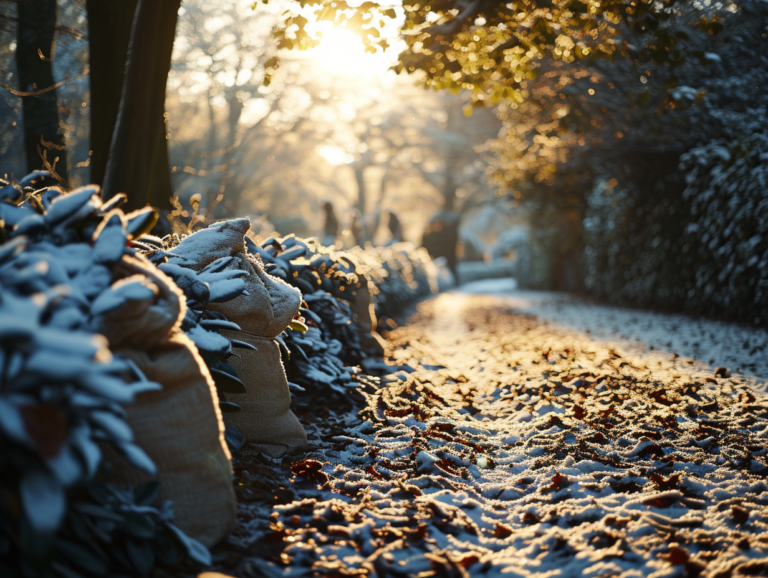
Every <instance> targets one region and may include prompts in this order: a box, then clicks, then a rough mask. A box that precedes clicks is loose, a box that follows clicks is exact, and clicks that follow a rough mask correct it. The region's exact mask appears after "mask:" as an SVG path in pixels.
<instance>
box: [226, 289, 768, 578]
mask: <svg viewBox="0 0 768 578" xmlns="http://www.w3.org/2000/svg"><path fill="white" fill-rule="evenodd" d="M389 338H390V342H389V349H388V356H389V358H388V361H389V363H391V364H397V365H398V366H404V365H409V366H410V367H411V368H414V369H415V371H413V372H412V373H404V372H400V373H399V374H398V375H400V376H401V377H403V379H398V380H396V381H388V380H386V379H385V380H382V385H381V386H380V388H376V387H370V386H369V387H368V388H367V389H366V390H365V391H363V392H362V393H363V396H364V397H365V403H364V407H362V409H361V410H360V411H359V413H358V414H357V415H356V414H355V412H346V411H337V410H334V408H328V407H315V408H314V411H313V412H312V413H310V412H308V411H306V410H303V411H302V412H301V417H302V419H303V420H304V422H305V423H306V427H307V430H308V433H309V435H310V443H311V444H312V445H311V447H310V450H311V451H310V452H309V453H308V454H306V453H305V454H301V455H296V456H292V457H289V458H284V459H283V461H282V462H270V461H268V460H267V459H265V458H263V457H262V456H260V455H257V454H254V453H251V452H248V451H244V452H241V453H240V455H239V456H237V457H236V463H235V472H236V484H237V487H238V495H239V498H240V500H239V501H240V504H239V507H240V517H239V527H238V529H237V531H236V532H235V533H234V534H233V535H232V536H231V537H230V539H229V541H228V543H227V544H226V545H225V546H223V548H222V549H221V550H220V551H219V552H218V553H217V554H216V556H217V559H218V560H219V563H218V566H215V568H217V569H219V570H220V571H222V572H226V573H228V574H233V575H236V576H242V577H249V576H264V575H267V576H423V577H427V576H476V575H477V576H480V575H487V576H496V575H501V574H504V575H512V576H641V575H642V576H644V575H653V576H699V575H700V576H722V577H725V576H747V575H764V572H765V571H766V569H768V563H767V562H766V560H767V557H768V534H767V533H766V532H765V529H766V527H767V523H768V508H766V505H767V504H768V455H767V454H768V445H767V444H766V440H767V439H768V402H767V401H766V399H765V398H764V397H763V396H762V394H760V393H756V392H755V390H754V388H753V387H751V382H750V381H748V380H747V379H746V378H743V377H742V376H741V375H740V374H733V375H731V376H730V377H723V376H722V374H721V375H718V376H715V375H714V374H713V372H711V371H709V372H705V371H702V370H701V369H700V368H698V367H694V366H692V365H690V364H689V363H687V360H685V359H683V358H680V357H672V356H669V358H668V359H667V360H666V361H660V358H659V356H658V355H654V356H646V357H644V356H643V355H642V354H641V353H636V352H633V353H631V354H630V353H626V352H625V351H623V350H620V349H618V348H611V347H608V346H607V345H606V344H605V343H604V342H596V341H594V340H593V339H592V338H590V336H588V335H586V334H583V333H579V332H577V331H574V330H572V329H564V328H558V327H555V326H553V325H552V324H551V323H546V322H544V321H542V320H541V319H538V318H536V317H533V316H531V315H525V314H520V313H515V312H513V311H509V310H508V309H505V308H504V302H503V301H500V300H499V299H498V298H496V297H493V296H467V295H459V294H456V293H448V294H442V295H440V296H438V297H437V298H435V299H432V300H429V301H426V302H423V303H421V304H420V306H419V307H418V310H417V312H416V314H415V315H414V316H413V317H412V318H411V319H410V321H409V323H407V324H405V325H403V326H401V327H399V328H397V329H395V330H393V331H392V332H390V334H389ZM298 395H300V394H298Z"/></svg>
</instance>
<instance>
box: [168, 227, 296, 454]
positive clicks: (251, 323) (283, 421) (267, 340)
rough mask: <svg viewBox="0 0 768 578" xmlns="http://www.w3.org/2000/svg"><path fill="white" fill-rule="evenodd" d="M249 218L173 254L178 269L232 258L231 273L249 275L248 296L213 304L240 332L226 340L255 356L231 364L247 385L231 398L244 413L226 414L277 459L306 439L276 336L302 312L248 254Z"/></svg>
mask: <svg viewBox="0 0 768 578" xmlns="http://www.w3.org/2000/svg"><path fill="white" fill-rule="evenodd" d="M249 227H250V222H249V221H248V220H247V219H235V220H231V221H222V222H220V223H216V224H215V225H212V226H211V227H208V228H207V229H203V230H202V231H199V232H197V233H194V234H193V235H190V236H189V237H187V238H185V239H184V240H183V241H182V242H181V244H179V246H178V247H176V248H175V249H174V250H173V254H174V255H175V256H176V257H175V258H174V260H173V262H174V263H175V264H179V265H182V266H185V267H190V268H192V269H195V270H198V271H199V270H201V269H203V268H204V267H206V266H207V265H208V264H210V263H211V262H213V261H214V260H216V259H219V258H221V257H234V258H233V260H232V261H231V262H230V263H229V264H228V265H227V268H231V269H238V270H242V271H246V272H247V273H248V275H247V276H246V277H244V280H245V290H246V292H247V294H243V295H240V296H238V297H236V298H235V299H233V300H231V301H227V302H225V303H210V304H209V305H208V307H209V309H211V311H217V312H219V313H222V314H223V315H225V316H226V317H227V319H229V320H230V321H233V322H235V323H237V324H238V325H239V326H240V328H241V329H242V330H243V331H242V332H233V333H230V332H226V331H225V332H222V333H223V334H224V335H225V336H226V337H229V338H235V339H239V340H242V341H246V342H248V343H251V344H252V345H253V346H254V347H256V348H257V351H253V350H249V349H240V348H239V349H237V350H236V353H235V354H234V355H233V356H232V357H230V358H229V359H228V361H229V362H230V363H231V364H232V365H233V366H234V367H235V369H236V370H237V373H238V375H239V376H240V379H241V380H242V381H243V382H244V383H245V385H246V388H247V393H245V394H239V395H238V394H227V395H226V398H227V401H232V402H234V403H237V404H238V405H239V406H240V407H241V408H242V411H240V412H238V413H228V414H226V416H225V418H224V419H225V420H226V422H227V424H230V425H232V426H233V427H236V428H237V429H238V430H239V431H240V433H242V434H243V436H244V437H245V439H246V441H247V442H248V443H252V444H255V445H256V446H258V447H259V449H261V450H262V451H264V452H265V453H267V454H268V455H270V456H273V457H280V456H282V455H284V454H285V453H286V452H287V451H288V450H290V449H293V448H298V447H302V446H305V445H306V444H307V435H306V433H305V432H304V428H303V427H302V426H301V423H300V422H299V420H298V419H297V418H296V416H295V415H294V414H293V412H292V411H291V409H290V408H291V394H290V390H289V389H288V380H287V378H286V376H285V370H284V368H283V364H282V361H281V358H280V348H279V346H278V344H277V342H276V341H274V338H275V337H277V336H278V335H279V334H280V333H281V332H282V331H283V330H285V328H286V327H288V325H289V323H290V322H291V320H292V319H293V317H294V316H295V315H296V314H297V313H298V311H299V307H300V305H301V293H299V291H298V290H297V289H295V288H294V287H291V286H290V285H288V284H287V283H284V282H283V281H282V280H280V279H277V278H275V277H272V276H271V275H269V274H267V273H266V272H265V271H264V269H263V268H262V267H261V264H260V263H259V261H258V260H257V259H256V258H255V257H253V256H252V255H248V254H246V253H245V244H244V237H245V233H246V232H247V231H248V228H249Z"/></svg>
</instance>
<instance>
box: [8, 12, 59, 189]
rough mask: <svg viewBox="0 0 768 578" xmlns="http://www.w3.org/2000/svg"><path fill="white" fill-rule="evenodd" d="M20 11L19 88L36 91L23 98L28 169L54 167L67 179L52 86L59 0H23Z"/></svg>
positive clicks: (25, 90) (56, 106)
mask: <svg viewBox="0 0 768 578" xmlns="http://www.w3.org/2000/svg"><path fill="white" fill-rule="evenodd" d="M18 14H19V22H18V28H17V42H16V45H17V46H16V67H17V70H18V74H19V88H20V89H21V90H22V91H23V92H27V93H29V92H36V93H37V94H35V95H33V96H22V99H21V103H22V113H23V118H24V152H25V154H26V158H27V171H28V172H32V171H35V170H40V169H46V168H48V169H49V170H50V169H53V170H54V172H55V173H56V174H57V175H58V176H59V178H60V179H61V180H62V181H66V180H67V151H66V150H65V148H64V134H63V133H62V131H61V127H60V126H59V104H58V97H57V94H56V90H55V89H52V90H51V89H50V88H51V87H52V86H53V85H54V80H53V56H54V52H55V48H56V31H55V28H56V0H26V1H22V2H20V3H19V12H18ZM57 157H58V160H57ZM44 158H45V161H44V160H43V159H44ZM46 161H47V163H48V164H49V166H48V167H46Z"/></svg>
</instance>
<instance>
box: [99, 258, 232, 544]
mask: <svg viewBox="0 0 768 578" xmlns="http://www.w3.org/2000/svg"><path fill="white" fill-rule="evenodd" d="M114 273H115V275H117V276H123V279H121V280H120V281H118V282H117V283H116V284H115V285H113V287H118V288H119V287H121V286H125V285H127V284H129V283H134V282H141V284H142V285H143V286H145V287H147V288H148V289H150V290H151V292H152V296H151V297H147V298H144V299H129V300H126V301H125V302H123V303H121V304H120V305H119V306H117V307H113V308H111V309H109V310H107V311H102V312H101V313H100V315H99V316H98V317H97V318H96V319H94V326H95V327H96V328H98V330H99V331H100V332H101V333H102V334H104V335H105V336H106V337H107V339H108V340H109V341H110V347H111V349H112V351H113V353H115V354H117V355H119V356H121V357H123V358H126V359H130V360H131V361H133V362H134V363H135V364H136V365H137V366H138V368H139V369H140V370H141V371H142V372H143V373H144V375H145V376H146V378H147V379H148V380H150V381H156V382H158V383H160V384H161V385H162V386H163V389H162V390H161V391H156V392H149V393H144V394H142V395H140V396H138V397H137V398H136V400H135V401H134V402H133V403H131V404H128V405H126V408H125V409H126V412H127V414H128V415H127V419H126V421H127V423H128V425H130V427H131V429H132V430H133V433H134V438H135V439H134V441H135V443H136V444H137V445H138V446H139V447H141V448H142V449H143V450H144V451H145V452H146V453H147V454H148V455H149V457H150V458H151V459H152V461H153V462H154V463H155V466H156V467H157V475H156V476H154V478H155V479H157V480H159V481H160V483H161V491H160V499H161V500H165V499H170V500H173V505H174V520H175V522H176V524H177V525H178V526H179V527H180V528H181V529H182V530H184V531H185V532H186V533H187V534H189V535H190V536H192V537H193V538H196V539H197V540H199V541H200V542H202V543H203V544H205V545H206V546H212V545H214V544H215V543H217V542H219V541H220V540H221V539H223V538H224V537H226V536H227V535H228V534H229V533H230V532H231V531H232V530H233V529H234V527H235V516H236V514H237V504H236V500H235V494H234V490H233V488H232V468H231V464H230V454H229V450H228V449H227V446H226V443H225V441H224V424H223V422H222V418H221V413H220V410H219V400H218V395H217V392H216V388H215V385H214V383H213V380H212V379H211V375H210V373H209V371H208V368H207V367H206V366H205V364H204V363H203V360H202V359H201V358H200V356H199V354H198V353H197V349H196V348H195V346H194V344H193V343H192V342H191V341H190V340H189V338H188V337H187V336H186V335H185V334H184V333H183V332H181V330H180V329H179V324H180V322H181V319H182V318H183V317H184V308H185V303H184V301H183V296H182V294H181V292H180V291H179V289H178V288H177V287H176V286H175V285H174V284H173V282H172V281H171V280H170V279H169V278H168V277H166V276H165V275H164V274H163V273H162V272H161V271H159V270H157V269H156V268H155V267H154V266H153V265H151V264H150V263H149V262H147V261H146V260H144V259H141V258H138V257H130V256H126V257H124V258H123V261H122V262H121V263H120V264H119V265H118V266H117V267H115V269H114ZM134 295H138V293H134ZM96 310H97V311H99V308H96ZM105 452H106V453H107V457H108V459H109V460H110V461H111V462H112V463H113V464H114V465H115V470H114V472H113V473H112V480H113V481H115V482H117V483H123V484H130V485H138V484H141V483H144V482H146V481H149V480H150V479H152V478H151V477H150V476H148V475H146V474H142V473H141V472H138V471H137V470H136V469H135V468H133V467H132V466H130V465H129V464H128V463H127V462H125V461H124V460H123V459H122V458H121V457H120V456H118V455H117V454H116V453H115V452H114V451H109V449H108V448H105Z"/></svg>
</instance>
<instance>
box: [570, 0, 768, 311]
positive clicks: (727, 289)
mask: <svg viewBox="0 0 768 578" xmlns="http://www.w3.org/2000/svg"><path fill="white" fill-rule="evenodd" d="M694 16H695V14H694ZM767 19H768V4H766V3H765V2H761V1H756V0H743V1H741V2H739V3H738V4H737V5H734V10H733V11H732V13H731V12H729V13H727V14H725V16H724V19H723V20H722V27H723V30H722V32H720V33H719V34H718V35H714V36H710V35H709V34H706V33H701V32H696V31H695V29H694V30H693V31H692V32H691V40H690V42H689V44H690V49H691V55H690V56H689V58H688V59H686V61H685V62H683V63H681V65H680V66H678V67H676V68H674V69H668V68H664V67H658V66H656V67H654V66H652V65H651V64H650V63H649V64H648V65H647V66H648V68H649V70H650V71H651V76H650V77H649V80H648V86H650V85H651V83H654V82H655V83H657V84H658V85H659V86H660V87H664V86H665V83H666V85H669V88H666V89H665V92H666V94H665V95H662V96H663V97H664V98H663V99H662V100H661V101H659V102H655V101H654V102H652V103H651V105H649V106H648V107H646V108H643V107H642V106H634V107H633V108H629V109H628V108H627V107H626V106H625V107H624V110H625V112H624V118H623V119H622V122H623V123H625V125H626V126H623V128H621V130H622V131H623V133H624V138H623V139H621V140H616V139H614V138H612V137H610V135H608V137H609V138H610V142H611V143H612V146H611V147H605V148H602V149H601V148H593V149H591V150H590V151H585V152H584V153H583V158H582V159H581V160H582V164H581V165H580V166H581V167H584V166H588V167H590V168H591V170H593V171H594V180H593V186H592V188H591V191H590V192H589V193H588V194H587V195H586V203H585V219H584V240H585V246H586V250H585V254H584V265H585V276H586V278H585V284H586V286H587V288H588V289H590V290H592V291H594V292H596V293H598V294H601V295H604V296H606V297H608V298H611V299H613V300H616V301H623V302H630V303H632V304H634V305H656V306H659V305H660V306H665V307H673V308H677V309H682V310H686V311H689V312H693V313H706V314H714V315H718V316H721V315H726V316H729V317H733V318H738V319H741V320H744V321H747V322H760V323H765V322H766V321H767V320H768V293H766V288H767V285H766V284H767V283H768V279H766V270H767V268H766V265H768V254H766V251H767V250H768V243H766V231H765V227H766V223H768V187H767V186H766V185H767V183H766V172H768V146H766V142H768V128H767V127H768V122H767V121H768V56H766V55H768V31H767V30H766V29H765V22H766V21H768V20H767ZM689 32H690V31H689ZM697 54H699V58H696V57H695V55H697ZM604 66H605V67H606V68H607V67H608V66H609V65H608V64H606V65H604ZM610 66H613V68H612V69H611V70H619V68H618V65H614V64H613V63H611V65H610ZM613 80H614V82H615V83H616V86H617V87H619V84H620V83H619V81H618V80H617V79H615V78H614V79H613ZM603 92H607V91H603ZM604 98H611V99H613V101H611V103H612V104H617V103H622V102H623V101H621V100H619V99H620V98H623V96H622V93H620V92H619V91H618V88H617V90H616V91H613V92H610V93H609V95H608V96H607V97H604ZM601 102H602V101H601ZM665 107H666V109H665ZM609 108H610V107H609ZM652 109H653V110H652ZM617 110H618V109H617ZM652 111H655V112H654V114H649V113H650V112H652ZM608 126H609V127H611V126H613V129H612V130H617V128H616V126H614V125H608ZM584 148H585V149H586V148H588V147H584ZM577 168H578V167H576V165H574V169H577Z"/></svg>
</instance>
